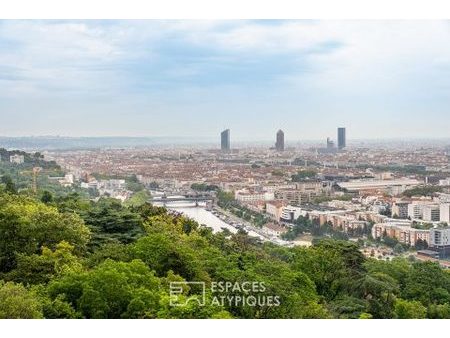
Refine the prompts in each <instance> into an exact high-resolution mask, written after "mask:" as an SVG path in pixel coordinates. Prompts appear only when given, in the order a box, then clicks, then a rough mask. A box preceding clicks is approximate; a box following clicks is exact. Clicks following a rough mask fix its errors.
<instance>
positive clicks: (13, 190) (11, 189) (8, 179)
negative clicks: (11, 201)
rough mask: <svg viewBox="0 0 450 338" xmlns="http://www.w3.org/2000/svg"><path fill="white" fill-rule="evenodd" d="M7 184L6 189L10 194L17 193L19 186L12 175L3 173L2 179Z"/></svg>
mask: <svg viewBox="0 0 450 338" xmlns="http://www.w3.org/2000/svg"><path fill="white" fill-rule="evenodd" d="M0 182H1V183H2V184H3V185H4V186H5V191H6V192H7V193H10V194H17V188H16V185H15V184H14V182H13V180H12V178H11V176H8V175H3V176H2V178H1V181H0Z"/></svg>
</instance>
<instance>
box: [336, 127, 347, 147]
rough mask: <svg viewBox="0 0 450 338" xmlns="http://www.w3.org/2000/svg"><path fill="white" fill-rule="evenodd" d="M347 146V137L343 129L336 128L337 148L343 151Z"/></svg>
mask: <svg viewBox="0 0 450 338" xmlns="http://www.w3.org/2000/svg"><path fill="white" fill-rule="evenodd" d="M346 146H347V135H346V130H345V128H338V148H339V149H344V148H345V147H346Z"/></svg>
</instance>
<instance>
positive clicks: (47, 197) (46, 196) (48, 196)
mask: <svg viewBox="0 0 450 338" xmlns="http://www.w3.org/2000/svg"><path fill="white" fill-rule="evenodd" d="M41 202H42V203H45V204H49V203H51V202H53V195H52V193H51V192H49V191H47V190H44V192H43V193H42V196H41Z"/></svg>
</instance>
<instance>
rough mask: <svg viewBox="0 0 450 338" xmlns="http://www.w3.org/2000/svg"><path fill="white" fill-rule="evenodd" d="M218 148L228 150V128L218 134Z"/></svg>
mask: <svg viewBox="0 0 450 338" xmlns="http://www.w3.org/2000/svg"><path fill="white" fill-rule="evenodd" d="M220 148H221V149H222V151H230V129H226V130H224V131H223V132H222V133H221V134H220Z"/></svg>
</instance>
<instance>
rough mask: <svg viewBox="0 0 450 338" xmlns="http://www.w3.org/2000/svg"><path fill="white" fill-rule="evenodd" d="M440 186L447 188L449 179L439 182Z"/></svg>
mask: <svg viewBox="0 0 450 338" xmlns="http://www.w3.org/2000/svg"><path fill="white" fill-rule="evenodd" d="M439 185H440V186H449V185H450V177H449V178H446V179H445V180H439Z"/></svg>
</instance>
